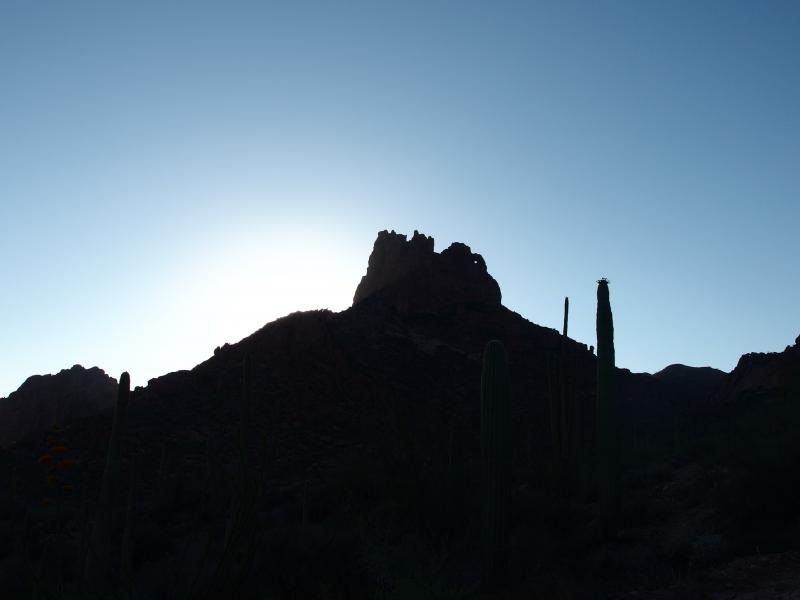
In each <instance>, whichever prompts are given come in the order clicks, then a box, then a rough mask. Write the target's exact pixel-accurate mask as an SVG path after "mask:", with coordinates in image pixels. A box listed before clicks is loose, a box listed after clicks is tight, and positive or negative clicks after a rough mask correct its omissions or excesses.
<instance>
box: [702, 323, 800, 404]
mask: <svg viewBox="0 0 800 600" xmlns="http://www.w3.org/2000/svg"><path fill="white" fill-rule="evenodd" d="M786 393H790V394H791V393H793V394H797V395H798V397H800V336H797V339H795V342H794V345H793V346H786V349H785V350H784V351H783V352H751V353H749V354H743V355H742V357H741V358H740V359H739V362H738V364H737V365H736V368H735V369H734V370H733V371H731V373H730V375H728V377H727V378H726V379H725V381H724V383H723V385H722V387H721V389H720V391H719V394H718V395H717V397H716V399H717V400H719V401H721V402H726V401H727V402H730V401H737V400H743V399H746V398H759V397H763V398H771V397H776V396H778V395H783V394H786Z"/></svg>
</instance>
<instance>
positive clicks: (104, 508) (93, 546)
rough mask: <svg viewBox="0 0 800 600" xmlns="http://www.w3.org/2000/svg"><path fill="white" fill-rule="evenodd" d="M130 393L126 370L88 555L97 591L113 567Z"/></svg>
mask: <svg viewBox="0 0 800 600" xmlns="http://www.w3.org/2000/svg"><path fill="white" fill-rule="evenodd" d="M130 393H131V378H130V375H128V373H127V371H126V372H125V373H123V374H122V375H120V378H119V385H118V388H117V403H116V405H115V406H114V422H113V424H112V426H111V439H110V440H109V443H108V453H107V454H106V465H105V469H104V471H103V482H102V484H101V487H100V498H99V500H98V502H97V511H96V513H95V521H94V525H93V526H92V533H91V535H90V537H89V549H88V556H87V558H86V569H85V574H86V578H87V583H88V584H89V585H90V587H91V588H93V589H94V590H95V591H100V589H102V588H103V587H105V586H106V585H107V584H108V583H109V580H108V576H109V574H110V571H111V564H110V563H109V557H110V556H111V554H112V553H111V530H112V526H113V502H114V496H115V495H116V489H117V486H118V479H119V471H120V456H121V454H122V437H123V436H124V435H125V426H126V421H127V419H126V417H127V412H128V400H129V398H130Z"/></svg>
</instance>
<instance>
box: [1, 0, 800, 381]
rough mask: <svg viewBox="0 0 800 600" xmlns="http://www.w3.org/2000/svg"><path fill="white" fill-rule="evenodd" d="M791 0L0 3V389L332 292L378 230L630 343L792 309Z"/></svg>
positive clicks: (671, 339)
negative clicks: (481, 264)
mask: <svg viewBox="0 0 800 600" xmlns="http://www.w3.org/2000/svg"><path fill="white" fill-rule="evenodd" d="M798 31H800V3H797V2H780V1H768V2H755V1H747V2H737V1H733V0H724V1H719V2H715V1H702V2H698V1H696V0H691V1H669V2H666V1H660V2H655V1H650V0H637V1H631V2H603V1H601V2H595V1H591V2H584V3H573V2H568V1H558V2H533V1H529V2H498V1H487V2H470V1H459V2H438V1H435V0H434V1H431V0H427V1H425V2H413V1H408V0H404V1H403V2H382V1H379V0H373V1H370V2H363V3H361V2H355V1H352V2H350V1H348V2H332V1H331V2H314V3H310V2H302V1H292V2H286V3H280V2H235V1H231V0H227V1H225V2H222V1H220V2H214V3H212V2H202V1H192V2H188V1H186V2H178V1H173V2H162V1H159V2H148V1H144V0H137V1H136V2H116V1H112V2H105V1H104V2H94V3H91V2H81V1H79V0H76V1H71V2H62V1H54V2H45V1H37V0H23V1H19V2H17V1H15V0H3V2H0V255H1V256H2V261H0V396H2V395H7V394H8V393H9V392H11V391H13V390H14V389H16V388H17V387H18V386H19V385H20V384H21V383H22V382H23V381H24V380H25V379H26V378H27V377H28V376H30V375H33V374H43V373H55V372H58V371H59V370H61V369H63V368H68V367H70V366H72V365H73V364H82V365H83V366H85V367H89V366H94V365H97V366H99V367H101V368H102V369H104V370H105V371H106V372H108V373H109V374H111V375H112V376H114V377H118V376H119V374H120V373H121V372H122V371H124V370H127V371H129V372H130V374H131V378H132V382H133V384H135V385H144V384H146V382H147V381H148V380H149V379H151V378H153V377H157V376H159V375H162V374H165V373H167V372H170V371H174V370H178V369H189V368H192V367H193V366H194V365H196V364H197V363H199V362H201V361H203V360H205V359H207V358H208V357H210V356H211V355H212V353H213V350H214V348H215V347H216V346H219V345H222V344H223V343H225V342H228V343H233V342H236V341H238V340H240V339H241V338H243V337H245V336H247V335H249V334H250V333H252V332H254V331H255V330H257V329H258V328H260V327H262V326H263V325H264V324H266V323H267V322H270V321H272V320H274V319H276V318H278V317H281V316H283V315H286V314H288V313H290V312H293V311H295V310H308V309H316V308H329V309H331V310H334V311H339V310H344V309H346V308H347V307H348V306H349V305H350V304H351V302H352V297H353V292H354V291H355V288H356V285H357V284H358V282H359V279H360V277H361V276H362V275H363V274H364V273H365V271H366V266H367V258H368V256H369V253H370V251H371V249H372V244H373V242H374V240H375V237H376V235H377V232H378V231H380V230H383V229H394V230H396V231H399V232H401V233H407V234H409V236H410V235H411V234H412V233H413V231H414V230H415V229H418V230H419V231H421V232H424V233H425V234H427V235H431V236H433V237H434V239H435V246H436V250H437V251H441V250H443V249H444V248H446V247H447V246H448V245H449V244H450V243H452V242H454V241H461V242H464V243H466V244H468V245H469V246H471V248H472V249H473V251H475V252H479V253H481V254H482V255H483V257H484V258H485V259H486V262H487V265H488V268H489V272H490V273H491V274H492V275H493V276H494V277H495V279H497V281H498V283H499V284H500V287H501V289H502V294H503V303H504V304H505V305H506V306H507V307H509V308H511V309H512V310H514V311H516V312H518V313H520V314H521V315H523V316H524V317H525V318H527V319H529V320H530V321H533V322H535V323H538V324H540V325H545V326H549V327H553V328H560V324H561V319H562V310H563V299H564V296H569V298H570V337H573V338H574V339H577V340H579V341H581V342H583V343H586V344H595V310H596V281H597V280H598V279H599V278H600V277H607V278H608V279H609V280H610V286H609V287H610V292H611V305H612V310H613V314H614V325H615V347H616V359H617V365H618V366H621V367H626V368H629V369H631V370H633V371H648V372H653V371H657V370H659V369H661V368H663V367H665V366H666V365H669V364H671V363H683V364H688V365H694V366H706V365H709V366H713V367H717V368H720V369H724V370H726V371H727V370H730V369H732V368H733V367H734V366H735V365H736V362H737V360H738V358H739V356H740V355H741V354H743V353H746V352H755V351H780V350H783V348H784V347H785V346H786V345H789V344H792V343H793V342H794V339H795V337H796V336H797V335H798V334H800V260H798V258H800V251H798V239H800V237H798V235H799V234H798V223H800V108H798V107H800V35H798V34H797V32H798Z"/></svg>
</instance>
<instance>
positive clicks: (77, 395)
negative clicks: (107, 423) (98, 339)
mask: <svg viewBox="0 0 800 600" xmlns="http://www.w3.org/2000/svg"><path fill="white" fill-rule="evenodd" d="M116 388H117V380H116V379H114V378H112V377H109V376H108V375H106V374H105V372H104V371H103V370H102V369H99V368H97V367H92V368H90V369H84V368H83V367H82V366H81V365H75V366H73V367H72V368H71V369H64V370H62V371H60V372H59V373H57V374H55V375H32V376H31V377H28V379H26V380H25V382H24V383H23V384H22V385H21V386H20V387H19V388H18V389H17V390H16V391H14V392H11V394H9V396H8V398H0V447H3V446H8V445H10V444H12V443H14V442H16V441H19V440H22V439H23V438H25V437H26V436H27V435H29V434H30V433H32V432H42V431H44V430H45V429H46V428H48V427H50V426H52V425H55V424H56V423H59V424H61V425H69V424H71V423H73V422H75V421H77V420H78V419H81V418H83V417H86V416H89V415H93V414H96V413H98V412H102V411H104V410H107V409H109V408H110V407H111V406H112V404H113V402H114V394H115V393H116Z"/></svg>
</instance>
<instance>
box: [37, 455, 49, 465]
mask: <svg viewBox="0 0 800 600" xmlns="http://www.w3.org/2000/svg"><path fill="white" fill-rule="evenodd" d="M52 460H53V456H52V455H50V454H42V455H41V456H40V457H39V460H38V461H36V462H38V463H39V464H40V465H46V464H49V463H50V462H52Z"/></svg>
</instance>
